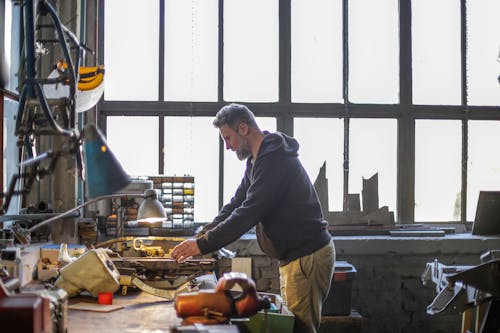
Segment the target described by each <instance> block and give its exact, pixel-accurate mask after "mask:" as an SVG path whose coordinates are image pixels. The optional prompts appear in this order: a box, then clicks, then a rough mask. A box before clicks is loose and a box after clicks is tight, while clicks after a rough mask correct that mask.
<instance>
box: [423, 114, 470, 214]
mask: <svg viewBox="0 0 500 333" xmlns="http://www.w3.org/2000/svg"><path fill="white" fill-rule="evenodd" d="M460 147H461V123H460V121H457V120H417V122H416V124H415V161H416V163H415V221H440V222H447V221H457V220H460V170H461V168H460V161H461V149H460Z"/></svg>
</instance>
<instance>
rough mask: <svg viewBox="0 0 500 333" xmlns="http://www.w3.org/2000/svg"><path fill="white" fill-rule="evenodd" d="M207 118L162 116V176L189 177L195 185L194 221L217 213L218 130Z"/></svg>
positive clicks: (211, 216)
mask: <svg viewBox="0 0 500 333" xmlns="http://www.w3.org/2000/svg"><path fill="white" fill-rule="evenodd" d="M212 120H213V119H212V118H211V117H165V141H164V165H165V174H167V175H177V176H184V175H190V176H193V177H194V179H195V182H196V196H195V200H196V202H195V207H196V209H195V210H194V218H195V221H211V220H212V219H213V217H214V216H215V215H216V214H217V207H218V206H217V204H218V202H217V198H218V184H219V181H218V174H219V171H218V170H219V154H218V147H219V131H218V130H217V129H216V128H214V127H213V126H212Z"/></svg>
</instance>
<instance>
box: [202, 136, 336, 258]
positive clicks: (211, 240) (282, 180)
mask: <svg viewBox="0 0 500 333" xmlns="http://www.w3.org/2000/svg"><path fill="white" fill-rule="evenodd" d="M264 133H265V136H264V139H263V141H262V143H261V145H260V147H259V152H258V154H257V158H256V160H255V161H254V162H253V163H252V157H249V158H248V160H247V167H246V170H245V175H244V177H243V179H242V181H241V184H240V185H239V186H238V189H237V190H236V193H235V195H234V197H233V198H232V199H231V201H230V202H229V203H228V204H227V205H225V206H224V207H223V208H222V209H221V211H220V212H219V215H218V216H217V217H216V218H215V219H214V221H213V222H212V223H211V224H209V225H208V226H207V227H206V228H204V230H208V231H206V232H205V233H204V234H203V235H202V236H200V237H199V238H198V240H197V244H198V247H199V248H200V251H201V253H202V254H206V253H209V252H212V251H215V250H217V249H219V248H221V247H223V246H225V245H227V244H229V243H231V242H233V241H235V240H236V239H238V238H239V237H240V236H241V235H243V234H244V233H245V232H247V231H248V230H250V229H251V228H252V227H253V226H255V225H257V224H258V226H257V239H258V241H259V245H260V247H261V249H262V251H263V252H264V253H266V254H267V255H269V256H271V257H273V258H276V259H278V260H280V264H281V265H283V264H286V263H288V262H290V261H292V260H294V259H297V258H299V257H302V256H304V255H308V254H311V253H313V252H315V251H316V250H319V249H320V248H322V247H323V246H325V245H326V244H327V243H328V242H329V241H330V239H331V235H330V234H329V232H328V230H327V225H328V223H327V222H326V221H325V220H324V219H323V215H322V212H321V206H320V203H319V200H318V196H317V194H316V191H315V189H314V186H313V185H312V183H311V181H310V179H309V177H308V175H307V173H306V172H305V170H304V168H303V167H302V164H301V163H300V161H299V159H298V157H297V156H298V154H297V151H298V149H299V143H298V142H297V140H295V139H294V138H291V137H289V136H287V135H285V134H283V133H279V132H276V133H268V132H264Z"/></svg>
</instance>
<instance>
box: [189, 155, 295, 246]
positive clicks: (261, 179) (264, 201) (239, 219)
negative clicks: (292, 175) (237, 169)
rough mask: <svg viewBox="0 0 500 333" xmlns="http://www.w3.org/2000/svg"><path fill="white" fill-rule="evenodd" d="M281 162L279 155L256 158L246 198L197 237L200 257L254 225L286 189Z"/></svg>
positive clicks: (285, 175) (227, 242)
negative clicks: (222, 219)
mask: <svg viewBox="0 0 500 333" xmlns="http://www.w3.org/2000/svg"><path fill="white" fill-rule="evenodd" d="M283 167H286V166H285V165H283V159H282V158H280V156H279V155H278V154H269V155H265V156H262V157H259V158H258V159H257V160H256V162H255V165H254V167H253V170H252V171H251V173H252V174H251V177H252V178H253V181H252V182H251V185H250V186H249V187H248V191H247V192H246V198H245V200H244V201H243V202H242V203H241V205H240V206H239V207H237V208H235V209H234V210H233V211H232V212H231V214H230V215H229V216H227V218H226V219H225V220H224V221H221V222H220V223H219V224H218V225H217V227H215V228H213V229H212V230H210V231H208V232H207V233H206V234H205V235H203V236H202V237H200V238H198V240H197V244H198V247H199V248H200V251H201V252H202V253H203V254H206V253H209V252H212V251H215V250H218V249H220V248H221V247H223V246H225V245H227V244H229V243H231V242H233V241H235V240H236V239H238V238H239V237H240V236H241V235H243V234H244V233H245V232H247V231H248V230H250V229H251V228H252V227H253V226H255V225H256V224H257V223H258V222H259V221H260V219H261V217H262V216H263V215H265V214H266V213H267V212H268V211H269V210H270V209H272V207H274V206H275V205H277V203H278V202H279V198H280V197H281V196H282V193H283V192H284V191H286V188H287V183H288V182H287V173H286V172H282V168H283Z"/></svg>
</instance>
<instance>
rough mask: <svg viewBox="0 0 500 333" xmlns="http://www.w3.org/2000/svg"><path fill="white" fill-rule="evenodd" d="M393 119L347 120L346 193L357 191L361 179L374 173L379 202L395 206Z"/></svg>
mask: <svg viewBox="0 0 500 333" xmlns="http://www.w3.org/2000/svg"><path fill="white" fill-rule="evenodd" d="M396 125H397V124H396V121H395V120H394V119H352V120H351V121H350V129H351V130H350V134H349V144H350V162H349V163H350V167H349V169H350V173H349V193H358V194H360V195H361V192H362V189H363V183H362V180H363V179H368V178H370V177H372V176H373V175H374V174H378V195H379V203H380V206H388V208H389V210H390V211H394V210H395V208H396V182H397V180H396V175H397V171H396V170H397V169H396V156H397V152H396V142H397V141H396V129H397V126H396Z"/></svg>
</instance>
